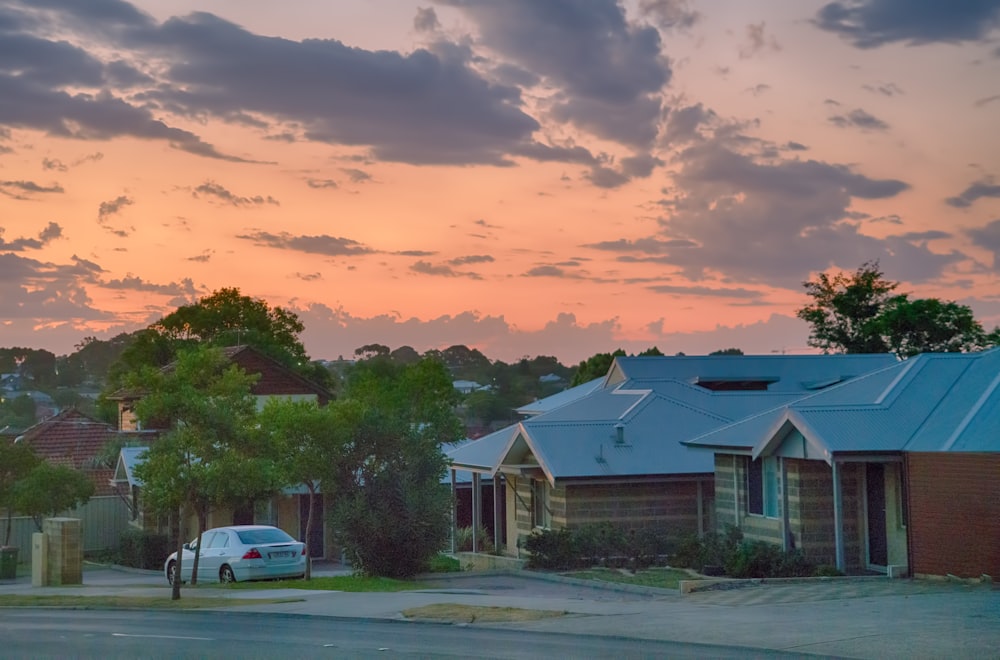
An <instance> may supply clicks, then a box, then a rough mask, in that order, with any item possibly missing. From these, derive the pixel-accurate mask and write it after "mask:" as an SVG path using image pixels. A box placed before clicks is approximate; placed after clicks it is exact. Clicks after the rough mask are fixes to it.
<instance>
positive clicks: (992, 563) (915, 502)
mask: <svg viewBox="0 0 1000 660" xmlns="http://www.w3.org/2000/svg"><path fill="white" fill-rule="evenodd" d="M906 475H907V487H908V501H909V522H908V527H907V528H908V531H909V544H910V566H911V570H912V571H913V572H914V573H915V574H918V575H920V574H923V575H947V574H951V575H957V576H959V577H979V576H980V575H983V574H986V575H991V576H993V577H994V578H1000V454H995V453H991V454H977V453H958V452H955V453H908V454H907V455H906Z"/></svg>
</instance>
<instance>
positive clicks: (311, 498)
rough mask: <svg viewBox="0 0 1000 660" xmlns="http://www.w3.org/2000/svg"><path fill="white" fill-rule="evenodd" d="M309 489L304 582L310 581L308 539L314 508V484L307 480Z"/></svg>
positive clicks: (310, 553)
mask: <svg viewBox="0 0 1000 660" xmlns="http://www.w3.org/2000/svg"><path fill="white" fill-rule="evenodd" d="M306 488H308V489H309V513H308V514H307V515H306V580H311V579H312V564H313V561H312V549H311V548H310V547H309V539H311V538H312V531H313V511H314V510H315V508H316V484H315V483H313V482H312V480H309V481H307V482H306Z"/></svg>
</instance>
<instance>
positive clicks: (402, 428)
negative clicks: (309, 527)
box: [324, 356, 462, 577]
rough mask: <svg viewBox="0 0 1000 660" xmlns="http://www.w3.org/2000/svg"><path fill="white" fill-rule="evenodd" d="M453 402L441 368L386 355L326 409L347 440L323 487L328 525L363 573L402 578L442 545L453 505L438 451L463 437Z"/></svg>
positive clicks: (359, 369) (362, 369)
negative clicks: (330, 499) (329, 498)
mask: <svg viewBox="0 0 1000 660" xmlns="http://www.w3.org/2000/svg"><path fill="white" fill-rule="evenodd" d="M454 398H455V391H454V388H453V387H452V386H451V379H450V378H449V376H448V373H447V370H446V369H445V368H444V365H443V364H441V363H440V362H437V361H435V360H430V359H427V358H424V359H422V360H421V361H420V362H417V363H414V364H409V365H399V364H394V363H393V362H392V361H391V360H389V359H388V358H387V357H385V356H383V357H381V358H373V359H370V360H365V361H363V362H359V363H358V364H357V365H356V366H355V367H354V368H353V369H352V370H351V372H350V373H349V376H348V380H347V387H346V390H345V393H344V397H343V398H342V399H340V400H338V401H336V402H334V403H331V404H330V406H329V407H330V408H331V409H332V413H331V414H333V415H335V416H336V419H337V424H338V425H339V426H340V427H341V428H342V429H343V430H344V431H343V432H344V433H346V434H347V438H349V440H347V442H345V444H344V447H343V451H342V452H341V453H340V455H339V456H338V457H336V459H335V463H334V478H333V479H332V480H331V482H330V486H331V489H333V488H335V489H336V491H335V492H334V493H331V494H332V495H334V509H333V520H334V523H335V526H336V527H337V530H338V533H339V534H340V540H341V542H342V543H343V545H344V546H345V548H346V549H347V551H348V553H349V554H350V555H351V557H352V559H353V564H354V566H355V567H356V568H357V569H358V570H359V571H360V572H362V573H363V574H365V575H379V576H386V577H408V576H411V575H414V574H416V573H418V572H420V571H423V570H425V569H426V568H427V565H428V562H429V561H430V559H431V558H432V557H433V556H435V555H436V554H437V553H438V552H439V551H440V550H441V548H442V547H444V545H445V543H446V541H447V538H448V532H449V529H450V517H449V516H450V508H451V501H450V497H449V495H448V492H447V489H445V488H443V487H442V486H441V479H442V477H443V476H444V474H445V471H446V468H447V464H448V462H447V459H446V457H445V456H444V454H443V453H442V451H441V444H442V443H450V442H454V441H456V440H459V439H460V438H461V436H462V427H461V423H460V421H459V420H458V419H457V418H456V417H455V415H454V413H453V412H452V408H451V406H452V403H453V401H454ZM326 483H327V482H324V485H325V484H326Z"/></svg>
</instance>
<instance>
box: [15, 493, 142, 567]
mask: <svg viewBox="0 0 1000 660" xmlns="http://www.w3.org/2000/svg"><path fill="white" fill-rule="evenodd" d="M0 514H2V515H3V517H2V518H0V544H2V542H3V539H4V535H5V534H6V533H7V514H6V512H5V511H2V510H0ZM60 516H61V517H66V518H79V519H80V521H81V526H82V528H83V530H82V531H83V552H84V553H85V554H87V553H94V552H104V551H109V550H117V549H118V544H119V542H120V539H121V535H122V532H123V531H125V529H126V528H127V527H128V507H127V506H126V505H125V502H123V501H122V499H121V498H119V497H117V496H109V497H92V498H90V501H89V502H87V503H86V504H84V505H83V506H80V507H77V508H76V509H73V510H72V511H66V512H65V513H62V514H60ZM12 522H13V526H12V527H11V534H10V545H12V546H15V547H17V548H19V552H18V557H17V560H18V562H30V561H31V535H32V534H34V533H35V532H37V531H38V528H37V527H35V521H34V520H33V519H32V518H31V517H30V516H18V515H15V516H14V518H13V520H12Z"/></svg>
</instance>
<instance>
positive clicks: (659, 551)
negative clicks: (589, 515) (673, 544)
mask: <svg viewBox="0 0 1000 660" xmlns="http://www.w3.org/2000/svg"><path fill="white" fill-rule="evenodd" d="M524 547H525V549H526V550H527V551H528V552H529V553H530V554H531V556H530V558H529V559H528V566H529V567H531V568H548V569H570V568H578V567H581V566H588V567H589V566H595V565H603V566H630V567H632V568H633V569H638V568H643V567H646V566H650V565H652V564H656V563H658V562H659V561H660V558H661V557H664V556H665V555H666V554H667V552H668V550H669V543H668V541H667V536H666V534H665V533H663V532H661V531H659V530H655V529H638V530H635V529H632V530H625V529H622V528H621V527H617V526H615V525H614V524H612V523H608V522H603V523H594V524H590V525H581V526H580V527H574V528H572V529H556V530H550V529H545V530H536V531H535V532H532V534H531V536H529V537H528V538H527V539H526V542H525V544H524Z"/></svg>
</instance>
